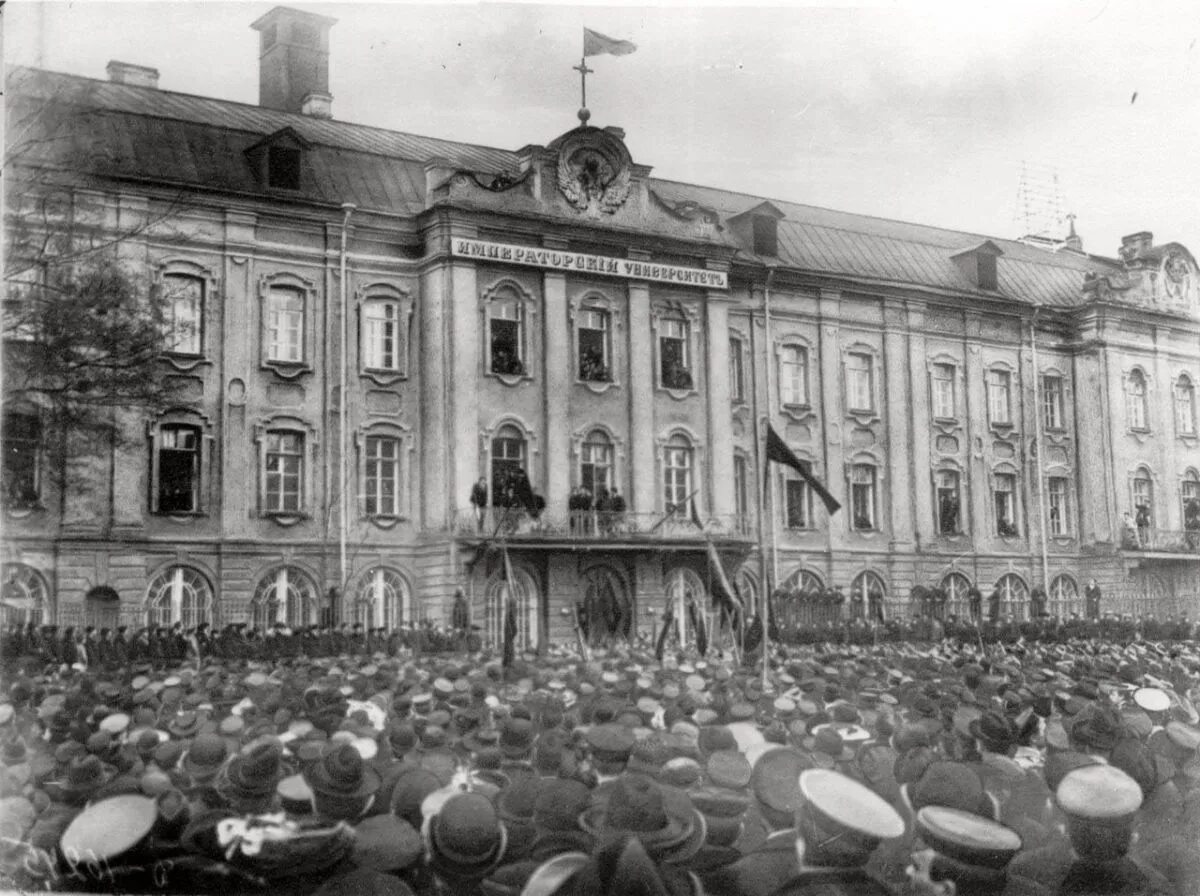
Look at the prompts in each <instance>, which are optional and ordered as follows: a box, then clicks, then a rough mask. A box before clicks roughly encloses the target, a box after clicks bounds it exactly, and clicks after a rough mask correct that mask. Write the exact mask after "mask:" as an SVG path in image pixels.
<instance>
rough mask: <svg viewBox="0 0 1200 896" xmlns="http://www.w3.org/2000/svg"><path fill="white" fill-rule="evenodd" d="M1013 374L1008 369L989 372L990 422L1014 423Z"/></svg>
mask: <svg viewBox="0 0 1200 896" xmlns="http://www.w3.org/2000/svg"><path fill="white" fill-rule="evenodd" d="M1011 393H1012V374H1011V373H1009V372H1008V371H1007V370H989V371H988V373H987V394H988V422H990V423H1012V402H1011Z"/></svg>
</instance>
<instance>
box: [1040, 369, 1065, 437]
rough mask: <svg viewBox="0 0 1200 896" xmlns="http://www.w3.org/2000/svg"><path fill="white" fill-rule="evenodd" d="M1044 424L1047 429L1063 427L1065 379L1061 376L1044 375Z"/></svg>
mask: <svg viewBox="0 0 1200 896" xmlns="http://www.w3.org/2000/svg"><path fill="white" fill-rule="evenodd" d="M1042 425H1043V426H1045V427H1046V429H1062V428H1063V380H1062V377H1061V376H1044V377H1042Z"/></svg>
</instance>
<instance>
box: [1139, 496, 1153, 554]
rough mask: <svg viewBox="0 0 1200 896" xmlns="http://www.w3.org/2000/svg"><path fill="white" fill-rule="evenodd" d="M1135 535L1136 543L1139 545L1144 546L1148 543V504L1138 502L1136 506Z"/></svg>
mask: <svg viewBox="0 0 1200 896" xmlns="http://www.w3.org/2000/svg"><path fill="white" fill-rule="evenodd" d="M1136 520H1137V535H1138V544H1139V545H1140V546H1141V547H1146V546H1148V545H1149V544H1150V505H1149V504H1139V505H1138V506H1137V517H1136Z"/></svg>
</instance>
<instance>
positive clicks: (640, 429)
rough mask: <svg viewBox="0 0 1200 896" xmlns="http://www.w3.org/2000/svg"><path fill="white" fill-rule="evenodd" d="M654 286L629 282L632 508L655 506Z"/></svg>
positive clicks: (639, 510)
mask: <svg viewBox="0 0 1200 896" xmlns="http://www.w3.org/2000/svg"><path fill="white" fill-rule="evenodd" d="M652 338H653V337H652V330H651V328H650V285H649V284H648V283H645V282H639V281H631V282H630V283H629V441H630V451H629V472H630V482H631V485H632V492H631V493H630V508H631V509H632V510H635V511H638V512H647V511H650V510H653V509H654V491H655V487H654V345H653V342H652Z"/></svg>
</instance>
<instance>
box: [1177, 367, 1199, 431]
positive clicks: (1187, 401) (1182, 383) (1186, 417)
mask: <svg viewBox="0 0 1200 896" xmlns="http://www.w3.org/2000/svg"><path fill="white" fill-rule="evenodd" d="M1171 404H1172V410H1173V411H1174V413H1173V415H1172V416H1174V418H1175V435H1176V436H1178V437H1179V438H1181V439H1185V440H1188V439H1193V440H1194V439H1196V438H1197V437H1198V435H1200V433H1198V432H1197V429H1196V382H1195V380H1193V379H1192V377H1191V375H1190V374H1188V373H1187V372H1186V371H1184V372H1182V373H1180V374H1179V376H1177V377H1176V378H1175V382H1174V383H1173V384H1172V385H1171Z"/></svg>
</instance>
